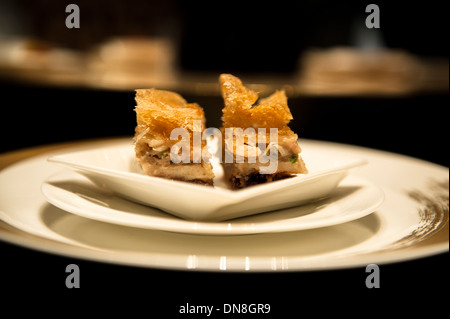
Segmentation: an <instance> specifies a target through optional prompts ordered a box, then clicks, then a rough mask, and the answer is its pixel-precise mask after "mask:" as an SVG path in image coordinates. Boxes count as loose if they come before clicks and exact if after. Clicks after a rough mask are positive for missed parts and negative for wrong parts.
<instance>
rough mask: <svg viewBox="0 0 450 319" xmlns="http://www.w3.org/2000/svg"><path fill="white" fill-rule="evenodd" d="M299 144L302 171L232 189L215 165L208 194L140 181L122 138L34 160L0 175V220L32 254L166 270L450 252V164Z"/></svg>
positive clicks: (328, 263)
mask: <svg viewBox="0 0 450 319" xmlns="http://www.w3.org/2000/svg"><path fill="white" fill-rule="evenodd" d="M301 146H302V149H303V152H302V157H303V158H304V160H305V163H306V165H307V167H308V169H309V171H310V173H309V174H307V175H299V176H296V177H293V178H289V179H285V180H281V181H276V182H273V183H269V184H264V185H258V186H253V187H250V188H247V189H243V190H238V191H232V190H230V189H228V187H227V184H226V183H225V181H224V178H223V172H222V169H221V166H220V164H219V163H218V162H217V161H214V162H213V166H214V170H215V173H216V178H215V180H214V187H207V186H202V185H195V184H189V183H183V182H178V181H171V180H166V179H161V178H153V177H149V176H145V175H144V174H142V173H141V172H140V171H139V168H138V167H137V166H136V164H135V161H134V150H133V145H132V141H131V140H129V139H116V140H110V141H109V142H107V143H103V144H99V143H92V144H89V145H88V146H85V147H83V148H82V149H80V148H76V149H75V148H74V149H69V150H67V149H65V150H64V153H51V154H50V153H48V154H42V155H40V156H37V157H33V158H30V159H28V160H25V161H22V162H19V163H17V164H15V165H13V166H10V167H9V168H7V169H5V170H3V171H2V172H0V218H1V219H2V220H3V221H4V222H6V223H8V224H10V225H12V226H13V227H15V228H18V229H20V230H22V231H25V232H27V233H31V234H33V235H36V236H37V237H35V240H34V241H33V242H29V241H28V242H27V245H28V246H31V247H33V248H36V249H40V250H44V251H49V252H54V253H59V254H64V255H71V256H75V257H79V258H88V259H93V260H99V261H104V262H113V263H121V264H129V265H140V266H148V267H158V268H169V269H198V270H209V271H216V270H217V271H220V270H229V271H273V270H310V269H333V268H341V267H355V266H359V265H367V264H371V263H378V264H379V263H385V262H394V261H400V260H406V259H411V258H417V257H422V256H426V255H431V254H436V253H440V252H444V251H447V250H448V225H447V221H448V168H446V167H442V166H438V165H435V164H431V163H427V162H424V161H421V160H417V159H413V158H409V157H405V156H401V155H396V154H391V153H386V152H381V151H376V150H371V149H365V148H360V147H355V146H348V145H342V144H334V143H327V142H317V141H307V140H304V141H301ZM431 237H433V241H432V244H430V242H431V241H430V240H429V239H430V238H431Z"/></svg>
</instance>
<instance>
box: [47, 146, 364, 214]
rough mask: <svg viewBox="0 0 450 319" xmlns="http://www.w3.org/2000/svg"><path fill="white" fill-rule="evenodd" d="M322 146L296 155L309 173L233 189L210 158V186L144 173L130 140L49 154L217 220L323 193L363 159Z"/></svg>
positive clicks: (98, 178) (116, 188)
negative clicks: (236, 189)
mask: <svg viewBox="0 0 450 319" xmlns="http://www.w3.org/2000/svg"><path fill="white" fill-rule="evenodd" d="M328 155H329V154H327V153H326V150H322V151H321V152H320V151H319V152H315V151H312V152H308V149H307V148H303V152H302V157H303V158H304V160H305V162H306V163H307V167H308V169H309V174H307V175H297V176H295V177H292V178H288V179H284V180H280V181H276V182H272V183H267V184H262V185H257V186H253V187H249V188H246V189H243V190H239V191H231V190H230V189H228V188H226V187H224V186H222V185H225V184H226V183H225V182H224V180H223V179H224V177H223V170H222V167H221V165H220V164H219V163H218V162H216V161H212V164H213V168H214V173H215V175H216V178H215V179H214V187H205V186H202V185H196V184H191V183H185V182H179V181H173V180H168V179H163V178H158V177H150V176H146V175H144V174H142V173H141V172H139V170H137V169H136V163H135V154H134V150H133V146H132V145H131V142H129V141H127V142H126V143H122V144H120V145H117V146H113V147H108V148H100V149H92V150H86V151H79V152H72V153H66V154H62V155H58V156H52V157H50V158H49V161H50V162H54V163H58V164H62V165H64V166H66V167H69V168H70V169H73V170H75V171H76V172H79V173H81V174H83V175H85V176H86V177H88V178H89V179H90V180H92V181H93V182H94V183H95V184H97V185H101V186H103V187H106V188H108V189H110V190H111V191H113V192H114V193H116V194H119V195H121V196H123V197H125V198H127V199H130V200H133V201H136V202H138V203H141V204H145V205H149V206H152V207H156V208H159V209H161V210H164V211H166V212H168V213H170V214H173V215H175V216H178V217H181V218H185V219H191V220H197V221H198V220H202V221H205V220H208V221H219V220H226V219H231V218H238V217H243V216H247V215H252V214H256V213H261V212H266V211H272V210H276V209H283V208H288V207H294V206H298V205H300V204H305V203H307V202H310V201H312V200H316V199H319V198H322V197H324V196H327V195H328V194H329V193H330V192H331V191H332V190H333V189H334V188H336V186H337V185H338V184H339V183H340V181H341V180H342V179H343V178H344V177H345V176H346V175H347V174H348V171H349V169H351V168H354V167H357V166H362V165H364V164H366V161H365V160H361V159H354V158H349V157H344V156H328Z"/></svg>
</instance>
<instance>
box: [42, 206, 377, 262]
mask: <svg viewBox="0 0 450 319" xmlns="http://www.w3.org/2000/svg"><path fill="white" fill-rule="evenodd" d="M40 216H41V218H42V221H43V223H44V224H45V225H46V226H47V227H48V228H49V230H51V231H53V232H55V233H57V234H59V235H61V236H64V237H66V238H68V239H70V240H72V241H74V242H75V243H79V244H80V245H81V246H86V245H87V246H90V247H93V248H96V249H101V250H108V251H114V252H127V253H128V252H132V253H139V254H142V258H148V257H149V256H156V255H161V254H164V255H166V254H173V255H183V256H192V255H195V256H211V257H215V256H231V257H240V256H252V258H253V257H256V258H258V257H273V256H279V257H289V256H295V257H302V256H304V257H307V256H314V255H319V254H328V253H334V252H338V251H342V250H345V249H351V248H352V247H354V246H356V245H359V244H362V243H363V242H364V241H366V240H368V239H370V238H371V237H372V236H374V235H375V234H376V233H377V232H378V230H379V229H380V218H379V216H378V214H377V213H376V212H375V213H373V214H371V215H368V216H365V217H363V218H360V219H357V220H354V221H351V222H347V223H343V224H340V225H336V226H330V227H323V228H316V229H311V230H303V231H294V232H284V233H263V234H255V235H236V236H205V235H192V234H182V233H173V232H166V231H159V230H148V229H141V228H133V227H127V226H121V225H115V224H109V223H104V222H100V221H95V220H91V219H87V218H84V217H80V216H77V215H74V214H70V213H67V212H65V211H63V210H61V209H59V208H56V207H55V206H53V205H51V204H45V205H43V207H42V208H41V211H40Z"/></svg>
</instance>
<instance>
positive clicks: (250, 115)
mask: <svg viewBox="0 0 450 319" xmlns="http://www.w3.org/2000/svg"><path fill="white" fill-rule="evenodd" d="M219 82H220V87H221V91H222V96H223V99H224V101H225V107H224V109H223V117H222V121H223V126H224V127H242V128H243V129H245V128H247V127H254V128H266V129H269V128H278V129H279V130H280V129H286V128H287V124H288V123H289V121H291V120H292V114H291V111H290V110H289V107H288V105H287V97H286V94H285V92H284V91H276V92H275V93H273V94H272V95H270V96H269V97H267V98H264V99H260V101H259V102H258V103H257V104H255V103H256V101H257V100H258V98H259V95H258V93H256V92H254V91H252V90H250V89H248V88H246V87H245V86H244V85H243V84H242V82H241V80H240V79H239V78H237V77H235V76H233V75H231V74H221V75H220V77H219Z"/></svg>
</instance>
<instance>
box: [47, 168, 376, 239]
mask: <svg viewBox="0 0 450 319" xmlns="http://www.w3.org/2000/svg"><path fill="white" fill-rule="evenodd" d="M42 192H43V194H44V195H45V197H46V198H47V200H48V201H49V202H50V203H52V204H53V205H55V206H57V207H59V208H61V209H63V210H65V211H67V212H71V213H74V214H76V215H79V216H83V217H87V218H90V219H95V220H99V221H104V222H108V223H113V224H118V225H125V226H131V227H137V228H147V229H159V230H166V231H173V232H182V233H195V234H213V235H219V234H221V235H238V234H256V233H271V232H285V231H294V230H303V229H311V228H318V227H326V226H331V225H336V224H340V223H344V222H348V221H350V220H354V219H357V218H361V217H363V216H366V215H368V214H370V213H372V212H373V211H375V210H376V209H377V208H378V207H379V206H380V205H381V203H382V202H383V198H384V194H383V192H382V190H381V189H380V188H379V187H377V186H375V185H374V184H372V183H370V182H368V181H366V180H363V179H361V178H356V177H351V176H349V177H347V178H346V179H344V181H343V182H342V183H341V184H340V186H339V187H338V188H336V189H335V190H334V191H332V192H331V193H330V194H329V196H327V197H326V198H324V199H321V200H317V201H314V202H312V203H309V204H305V205H302V206H297V207H292V208H287V209H282V210H277V211H273V212H268V213H265V214H258V215H253V216H250V217H244V218H239V219H233V220H228V221H224V222H196V221H189V220H183V219H180V218H176V217H174V216H171V215H169V214H166V213H164V212H163V211H161V210H158V209H155V208H152V207H148V206H144V205H140V204H137V203H133V202H130V201H128V200H126V199H122V198H120V197H117V196H114V194H113V193H111V192H109V191H108V190H106V189H102V188H99V187H97V186H95V185H94V184H93V183H92V182H90V181H89V180H88V179H87V178H85V177H83V176H81V175H79V174H75V173H73V172H62V173H59V174H57V175H55V176H52V177H50V178H49V179H48V180H47V181H46V182H45V183H44V184H43V185H42Z"/></svg>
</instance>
